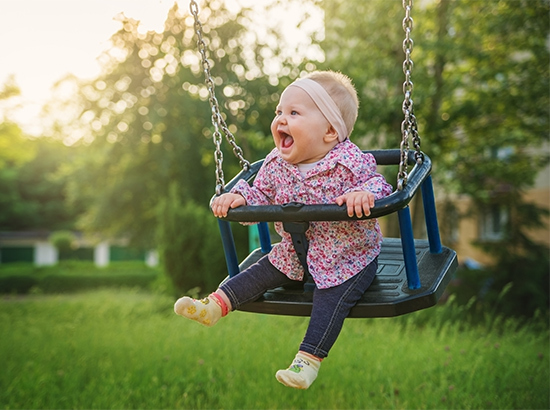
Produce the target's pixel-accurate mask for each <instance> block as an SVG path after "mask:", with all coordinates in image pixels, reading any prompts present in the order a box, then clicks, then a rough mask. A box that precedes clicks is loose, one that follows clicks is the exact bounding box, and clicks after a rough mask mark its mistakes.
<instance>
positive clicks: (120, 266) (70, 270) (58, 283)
mask: <svg viewBox="0 0 550 410" xmlns="http://www.w3.org/2000/svg"><path fill="white" fill-rule="evenodd" d="M159 275H160V273H159V271H158V269H155V268H151V267H148V266H146V265H145V264H143V263H142V262H115V263H111V265H109V266H107V267H104V268H98V267H96V266H95V265H94V264H93V263H92V262H83V261H63V262H60V263H59V264H58V265H55V266H48V267H36V266H33V265H32V264H16V265H13V266H11V264H8V265H1V266H0V293H19V294H25V293H28V292H30V291H31V289H38V290H40V291H42V292H46V293H58V292H76V291H82V290H87V289H97V288H106V287H108V288H121V287H137V288H142V289H148V288H149V287H150V286H151V284H152V283H153V282H155V281H156V280H157V278H158V277H159Z"/></svg>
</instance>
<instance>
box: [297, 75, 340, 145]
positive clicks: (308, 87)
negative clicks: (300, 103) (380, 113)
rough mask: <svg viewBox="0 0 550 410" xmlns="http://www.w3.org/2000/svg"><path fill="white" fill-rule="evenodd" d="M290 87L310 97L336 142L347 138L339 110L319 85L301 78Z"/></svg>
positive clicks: (308, 79)
mask: <svg viewBox="0 0 550 410" xmlns="http://www.w3.org/2000/svg"><path fill="white" fill-rule="evenodd" d="M292 86H295V87H300V88H301V89H302V90H304V91H305V92H306V93H307V94H308V95H309V96H310V97H311V99H312V100H313V102H314V103H315V105H316V106H317V107H318V108H319V110H320V111H321V113H322V114H323V115H324V116H325V118H326V119H327V121H328V122H329V123H330V125H332V126H333V127H334V129H335V130H336V132H337V133H338V141H340V142H342V141H345V140H346V138H348V137H349V132H348V128H347V127H346V123H345V122H344V118H342V113H341V112H340V109H339V108H338V106H337V105H336V103H335V102H334V100H333V99H332V97H331V96H330V95H329V93H328V92H327V90H325V88H324V87H323V86H322V85H321V84H319V83H318V82H317V81H314V80H312V79H310V78H302V79H300V80H296V81H294V82H293V83H292V84H290V85H289V87H292Z"/></svg>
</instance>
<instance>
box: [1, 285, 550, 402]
mask: <svg viewBox="0 0 550 410" xmlns="http://www.w3.org/2000/svg"><path fill="white" fill-rule="evenodd" d="M172 304H173V300H171V299H170V298H168V297H166V296H159V295H153V294H148V293H142V292H138V291H112V290H110V291H108V290H102V291H94V292H87V293H81V294H71V295H58V296H55V295H32V296H24V297H4V298H3V299H0V329H1V337H0V408H6V409H23V408H24V409H65V408H74V409H138V408H139V409H222V408H223V409H497V408H498V409H513V408H516V409H548V408H549V407H550V403H549V397H548V396H549V385H550V384H549V383H550V380H549V359H548V353H549V339H548V327H547V326H546V323H545V322H544V321H538V322H536V323H535V322H534V321H531V322H530V323H529V324H525V323H520V322H518V321H516V320H501V319H498V318H497V319H495V318H492V319H491V320H490V322H489V321H487V322H484V324H483V325H467V324H465V323H464V322H461V321H460V320H457V318H456V316H457V315H456V314H453V309H455V311H454V312H455V313H456V312H457V310H456V308H453V306H452V305H451V306H450V307H444V308H434V309H428V310H426V311H424V312H417V313H414V314H411V315H407V316H403V317H400V318H395V319H375V320H372V319H370V320H367V319H365V320H363V319H352V320H348V321H347V323H346V325H345V326H344V330H343V332H342V334H341V336H340V338H339V340H338V341H337V343H336V345H335V346H334V348H333V350H332V352H331V355H330V357H329V358H327V359H326V360H325V361H324V362H323V365H322V366H321V371H320V373H319V377H318V379H317V381H316V382H315V383H314V385H313V386H312V387H311V388H310V389H309V390H307V391H300V390H293V389H289V388H286V387H284V386H282V385H280V384H279V383H278V382H277V381H276V380H275V377H274V374H275V372H276V371H277V370H278V369H279V368H283V367H286V366H287V365H288V364H289V362H290V361H291V360H292V358H293V357H294V354H295V351H296V349H297V347H298V345H299V343H300V341H301V339H302V337H303V334H304V332H305V329H306V326H307V319H306V318H294V317H277V316H266V315H257V314H250V313H242V312H235V313H232V314H231V315H230V316H229V317H228V318H226V319H224V320H222V321H220V322H219V323H218V324H217V325H216V326H215V327H213V328H205V327H202V326H200V325H198V324H196V323H193V322H189V321H187V320H185V319H183V318H180V317H178V316H176V315H175V314H173V313H172Z"/></svg>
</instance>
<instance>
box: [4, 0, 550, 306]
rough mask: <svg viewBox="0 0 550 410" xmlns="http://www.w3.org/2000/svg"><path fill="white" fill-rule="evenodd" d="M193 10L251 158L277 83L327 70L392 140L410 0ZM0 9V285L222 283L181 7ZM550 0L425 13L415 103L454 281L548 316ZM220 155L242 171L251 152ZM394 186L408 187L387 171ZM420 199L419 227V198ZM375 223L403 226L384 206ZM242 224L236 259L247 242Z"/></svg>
mask: <svg viewBox="0 0 550 410" xmlns="http://www.w3.org/2000/svg"><path fill="white" fill-rule="evenodd" d="M198 5H199V9H200V19H201V21H202V23H203V26H204V28H203V29H204V35H205V37H204V41H205V44H206V47H207V49H208V53H209V58H210V63H211V71H212V75H213V79H214V83H215V85H216V93H217V96H218V99H219V102H220V105H221V107H222V110H223V112H224V116H225V118H226V121H227V123H228V124H229V129H230V130H231V132H233V133H234V134H235V136H236V138H237V142H238V144H239V145H240V146H241V147H242V149H243V152H244V155H245V157H246V158H247V159H249V160H251V161H255V160H257V159H260V158H262V157H263V156H265V155H266V154H267V153H268V152H269V151H270V150H271V148H272V139H271V136H270V131H269V124H270V122H271V120H272V116H273V110H274V107H275V105H276V102H277V101H278V98H279V93H280V92H281V91H282V90H283V89H284V87H285V86H286V85H288V84H289V83H290V82H292V81H293V80H294V79H296V78H298V77H300V76H301V75H303V74H304V73H306V72H309V71H313V70H316V69H332V70H336V71H341V72H343V73H345V74H347V75H349V76H350V77H351V78H352V79H353V80H354V83H355V85H356V87H357V89H358V92H359V96H360V101H361V107H360V114H359V119H358V122H357V124H356V127H355V130H354V132H353V134H352V140H353V141H354V142H356V143H357V144H358V145H359V146H360V147H361V148H362V149H376V148H398V147H399V143H400V140H401V132H400V126H401V122H402V120H403V113H402V102H403V81H404V74H403V59H404V53H403V38H404V31H403V27H402V20H403V13H404V12H403V8H402V4H401V2H400V1H385V0H372V1H359V0H355V1H349V0H348V1H341V0H323V1H319V0H299V1H298V0H279V1H275V0H273V1H271V0H262V1H252V0H227V1H208V2H207V1H198ZM0 10H1V12H0V33H1V36H2V38H3V39H4V42H3V44H4V48H3V50H4V58H3V59H2V60H3V61H2V64H1V65H0V121H1V123H0V279H2V280H1V281H0V285H1V286H0V291H1V292H4V293H10V292H20V293H26V292H29V291H31V290H34V291H36V290H37V289H42V291H43V290H44V289H46V288H48V289H54V290H55V289H57V290H59V288H56V287H55V286H62V285H59V282H56V283H57V285H51V284H49V285H46V284H42V285H41V284H40V282H39V280H38V279H37V278H38V277H39V275H38V273H37V272H39V271H40V269H46V268H47V269H53V270H54V271H55V270H56V269H57V271H59V270H60V269H63V266H65V267H66V266H70V268H69V269H66V268H65V269H66V270H67V271H71V272H72V274H73V275H76V276H78V275H82V276H84V275H85V274H86V275H87V274H88V273H89V272H88V271H89V270H93V269H95V268H97V269H100V270H101V269H103V270H101V272H103V273H104V275H103V276H109V275H110V274H107V273H105V272H107V271H106V270H105V269H108V268H109V266H110V267H111V268H113V267H116V266H119V267H120V266H121V265H120V263H123V262H127V263H129V264H130V265H129V266H130V267H129V268H127V269H125V272H126V273H128V272H130V271H133V272H134V273H135V272H137V271H139V270H143V272H145V273H143V272H142V273H140V274H137V273H136V274H135V275H134V276H133V277H132V278H130V279H128V280H130V281H134V282H136V281H137V282H139V281H143V280H144V279H143V278H142V277H140V278H141V279H140V278H137V276H139V275H142V276H143V275H145V276H147V275H150V279H151V281H155V283H157V286H158V287H160V288H162V289H164V290H165V291H166V292H169V293H171V294H174V295H175V294H179V293H181V292H183V291H189V290H190V289H194V290H195V291H196V292H198V293H202V292H208V291H209V290H211V289H212V288H214V287H215V286H216V285H217V284H218V283H219V282H220V281H221V280H222V279H223V278H224V277H225V275H226V268H225V261H224V256H223V251H222V249H221V241H220V239H219V234H218V231H217V223H216V220H215V218H214V217H213V216H212V215H211V213H210V211H209V207H208V203H209V200H210V198H211V196H212V195H213V194H214V187H215V173H214V155H213V151H214V145H213V144H212V132H213V131H212V126H211V123H210V120H211V111H210V108H209V104H208V91H207V88H206V86H205V85H204V76H203V72H202V65H201V62H200V55H199V53H198V51H197V44H196V42H197V38H196V36H195V31H194V22H193V17H192V16H191V14H190V12H189V1H187V0H179V1H175V2H174V1H168V0H139V1H137V0H136V1H129V0H128V1H124V0H116V1H115V0H113V1H98V0H94V1H91V0H90V1H78V2H75V1H63V0H52V1H47V2H46V1H37V0H25V1H19V2H12V1H7V0H0ZM549 10H550V9H549V2H548V1H547V0H500V1H497V0H490V1H486V0H454V1H451V0H422V1H416V2H415V5H414V8H413V19H414V28H413V31H412V37H413V40H414V49H413V53H412V59H413V61H414V66H413V74H412V81H413V83H414V93H413V99H414V107H415V114H416V117H417V120H418V126H419V133H420V137H421V140H422V149H423V151H425V152H426V153H427V154H428V155H429V156H430V157H431V159H432V161H433V163H434V170H433V178H434V182H435V185H436V195H437V198H436V199H437V208H438V215H439V223H440V229H441V233H442V238H443V243H444V244H445V245H446V246H449V247H451V248H453V249H455V250H456V251H457V253H458V258H459V261H460V263H461V267H460V269H459V271H458V272H457V274H456V275H455V278H454V279H453V283H452V285H451V286H450V287H449V290H448V292H449V294H454V297H455V298H456V300H457V301H458V302H459V303H463V304H467V303H470V304H472V303H473V304H474V305H475V306H492V307H494V306H497V307H498V311H499V312H500V313H502V314H505V315H515V316H517V315H520V316H532V315H534V314H535V313H536V312H542V313H544V314H547V313H548V303H549V273H550V272H549V266H550V264H549V243H550V235H549V231H548V210H549V203H550V191H549V187H550V184H549V177H550V175H549V168H548V159H549V144H548V137H549V112H548V107H549V46H550V43H549V38H550V37H549V33H550V31H549V29H550V24H549ZM223 152H224V159H225V161H224V167H225V173H226V178H227V179H230V177H232V176H233V175H234V174H236V173H237V172H238V171H239V169H240V167H239V163H238V160H237V159H236V158H234V156H233V155H232V152H231V148H228V147H227V146H226V147H224V148H223ZM387 178H388V180H389V181H390V182H391V183H392V184H393V185H394V186H395V185H396V184H395V180H396V179H395V178H396V177H395V172H393V174H392V173H390V174H388V175H387ZM412 210H413V220H414V226H415V236H416V237H418V238H421V237H424V236H425V232H424V231H423V226H424V224H423V220H422V218H423V212H422V209H421V205H416V203H413V204H412ZM381 223H382V225H383V230H384V234H385V235H386V236H396V235H397V234H398V231H397V224H396V221H395V220H394V219H393V218H392V217H387V218H384V220H382V221H381ZM234 231H235V233H236V236H237V238H238V243H237V247H238V252H239V255H240V256H241V257H244V256H245V255H246V254H247V253H248V249H249V246H251V245H250V244H251V242H253V239H254V238H250V237H249V232H248V229H247V228H245V227H240V226H238V225H237V226H235V227H234ZM77 262H78V263H77ZM64 263H65V265H63V264H64ZM67 263H69V264H71V263H72V265H67ZM117 263H119V265H117ZM148 269H150V270H148ZM79 272H80V273H79ZM151 272H153V273H151ZM67 274H68V273H67ZM112 275H115V274H112ZM147 277H149V276H147ZM104 280H109V279H104ZM140 283H141V282H140ZM41 286H42V288H41ZM472 301H473V302H472Z"/></svg>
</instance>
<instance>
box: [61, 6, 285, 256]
mask: <svg viewBox="0 0 550 410" xmlns="http://www.w3.org/2000/svg"><path fill="white" fill-rule="evenodd" d="M202 15H204V16H209V22H208V25H207V28H205V31H208V38H206V39H205V42H206V43H207V47H208V50H209V53H211V55H212V58H213V61H212V65H213V67H212V73H213V75H214V77H215V78H214V82H215V84H217V85H222V84H223V87H219V89H217V93H218V97H219V102H220V105H221V107H222V110H224V111H225V112H227V115H228V118H227V122H228V123H229V124H231V126H230V128H231V129H232V130H235V129H236V128H235V126H234V125H233V124H236V125H237V126H238V127H239V129H240V131H239V135H238V136H239V137H244V136H246V135H253V136H254V141H255V142H251V143H247V142H246V138H240V139H239V142H240V143H243V149H244V151H245V155H246V156H248V157H252V158H259V157H260V155H258V151H259V150H262V152H261V153H260V154H265V152H266V147H265V144H262V143H261V142H258V141H257V140H258V139H260V140H261V139H262V138H263V139H265V135H266V134H265V133H266V132H268V131H269V122H270V121H271V118H272V110H273V104H274V101H275V99H276V98H274V97H273V96H274V95H275V96H276V87H274V86H272V85H270V84H269V82H268V79H267V78H266V76H265V75H262V74H261V72H260V73H259V72H258V71H257V65H262V60H263V58H264V57H262V54H261V53H260V50H261V49H262V46H261V45H259V44H248V42H247V33H248V31H247V29H246V23H247V21H248V19H250V16H248V15H247V14H246V10H242V11H239V12H238V13H236V14H235V13H234V12H231V11H229V10H227V9H225V8H224V7H223V6H221V4H218V3H216V4H213V5H212V7H211V9H209V8H207V7H205V8H204V9H203V10H202ZM187 17H188V16H187V15H186V14H184V12H183V11H180V10H179V9H178V7H177V5H175V6H174V8H173V9H172V10H170V12H169V14H168V17H167V19H166V23H165V30H164V32H162V33H156V32H148V33H145V34H143V33H140V32H139V31H138V22H136V21H134V20H132V19H123V20H121V23H122V28H121V30H120V31H118V32H117V33H115V34H114V35H113V37H112V43H113V49H112V50H110V51H109V52H107V53H105V55H104V56H102V62H103V66H104V74H102V75H101V76H100V77H98V78H97V79H95V80H93V81H92V82H90V83H88V84H83V85H82V86H81V93H80V95H79V99H78V101H79V104H80V105H81V106H82V115H81V121H82V126H83V127H84V128H85V129H88V130H89V132H90V133H91V134H90V135H89V136H87V137H86V138H84V139H83V140H81V141H80V143H81V144H82V143H84V144H88V146H87V147H86V153H85V155H84V156H82V157H81V158H79V160H78V161H76V162H75V163H74V164H72V165H70V166H68V167H67V169H66V173H67V175H69V174H70V175H71V179H70V182H69V187H68V188H69V195H70V199H71V201H73V203H85V204H86V211H85V213H84V215H82V218H81V220H80V226H81V227H83V228H84V229H86V230H88V231H101V232H103V233H106V234H108V235H111V236H115V237H116V236H120V235H124V236H125V237H128V238H130V240H131V241H132V242H133V243H136V244H141V245H145V246H148V247H151V246H154V244H153V243H152V235H151V233H152V232H154V231H155V229H156V228H155V227H156V225H157V214H156V212H155V209H156V207H157V203H158V202H159V200H163V199H164V198H167V197H168V196H169V186H170V184H171V183H172V182H174V181H177V183H178V184H179V185H180V187H181V188H182V189H181V192H182V193H185V197H182V198H181V200H182V202H186V201H192V202H194V203H197V204H203V206H204V204H206V203H208V200H209V198H210V196H211V195H212V194H213V192H214V186H215V182H214V164H213V151H214V145H213V144H212V142H211V141H210V138H211V136H212V131H211V125H210V120H211V115H210V109H209V107H208V103H207V101H205V99H206V94H205V93H206V91H207V90H206V88H205V87H204V86H203V85H202V84H203V83H204V79H203V78H202V70H201V69H200V65H199V64H198V61H197V59H196V56H197V52H196V39H195V38H194V31H193V28H192V25H190V24H189V19H188V18H187ZM264 48H265V46H264ZM245 49H246V50H245ZM243 70H244V71H243ZM253 73H255V74H253ZM245 85H246V87H245ZM244 112H247V113H248V114H249V116H248V117H245V115H244ZM259 135H263V137H258V136H259ZM223 151H224V153H227V154H228V155H226V156H225V169H226V171H227V172H228V175H232V174H234V173H236V171H237V170H238V169H239V166H238V164H237V162H236V160H235V159H233V158H232V155H229V154H230V150H228V149H227V148H226V147H223ZM136 221H139V223H136Z"/></svg>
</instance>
